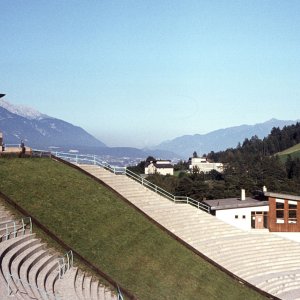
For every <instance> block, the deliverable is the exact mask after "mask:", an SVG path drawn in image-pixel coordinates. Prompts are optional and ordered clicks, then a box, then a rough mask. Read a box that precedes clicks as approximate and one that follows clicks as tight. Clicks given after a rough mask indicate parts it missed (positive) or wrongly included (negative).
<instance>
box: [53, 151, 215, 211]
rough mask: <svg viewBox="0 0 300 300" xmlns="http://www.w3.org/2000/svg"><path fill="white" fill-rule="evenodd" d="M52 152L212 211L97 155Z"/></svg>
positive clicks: (202, 204) (167, 196) (175, 199)
mask: <svg viewBox="0 0 300 300" xmlns="http://www.w3.org/2000/svg"><path fill="white" fill-rule="evenodd" d="M52 154H53V155H54V156H55V157H58V158H61V159H63V160H66V161H68V162H71V163H76V164H82V163H85V164H92V165H98V166H100V167H103V168H104V169H106V170H108V171H110V172H112V173H114V174H116V175H126V176H128V177H130V178H131V179H134V180H135V181H137V182H138V183H140V184H141V185H143V186H145V187H146V188H149V189H150V190H152V191H154V192H156V193H157V194H159V195H161V196H163V197H165V198H167V199H169V200H171V201H173V202H174V203H187V204H189V205H192V206H194V207H196V208H197V209H201V210H203V211H205V212H207V213H210V206H208V205H207V204H205V203H202V202H200V201H198V200H195V199H192V198H190V197H187V196H175V195H173V194H171V193H170V192H168V191H166V190H164V189H162V188H161V187H159V186H157V185H155V184H154V183H152V182H150V181H149V180H147V179H145V178H143V177H142V176H140V175H138V174H136V173H134V172H132V171H130V170H128V169H127V168H126V167H116V166H111V165H110V164H108V163H107V162H105V161H102V160H101V159H100V158H99V157H98V156H97V155H91V154H77V153H76V154H73V153H64V152H52Z"/></svg>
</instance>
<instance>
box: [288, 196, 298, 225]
mask: <svg viewBox="0 0 300 300" xmlns="http://www.w3.org/2000/svg"><path fill="white" fill-rule="evenodd" d="M288 205H289V218H288V223H289V224H297V201H288Z"/></svg>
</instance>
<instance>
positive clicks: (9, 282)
mask: <svg viewBox="0 0 300 300" xmlns="http://www.w3.org/2000/svg"><path fill="white" fill-rule="evenodd" d="M12 282H14V283H16V282H20V283H21V284H22V285H23V287H24V285H26V286H28V287H30V288H31V290H36V291H37V292H38V293H40V294H42V295H43V298H44V296H45V297H46V298H47V299H50V300H61V298H60V297H59V296H56V295H55V294H54V293H49V292H47V291H46V290H44V289H41V288H39V287H37V286H36V285H33V284H30V283H28V282H26V281H24V280H21V279H20V278H19V277H15V276H13V275H12V274H8V280H7V296H11V295H13V293H14V291H13V289H12V286H13V284H12ZM14 285H15V284H14ZM17 291H18V289H17Z"/></svg>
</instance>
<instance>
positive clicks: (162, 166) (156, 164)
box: [145, 160, 173, 169]
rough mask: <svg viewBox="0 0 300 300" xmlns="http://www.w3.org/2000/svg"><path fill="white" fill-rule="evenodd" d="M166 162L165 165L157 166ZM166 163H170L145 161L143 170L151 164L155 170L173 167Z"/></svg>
mask: <svg viewBox="0 0 300 300" xmlns="http://www.w3.org/2000/svg"><path fill="white" fill-rule="evenodd" d="M162 161H163V162H166V163H165V164H161V163H160V164H158V163H157V162H162ZM167 162H171V161H170V160H155V161H147V162H146V164H145V168H148V166H149V165H150V164H152V163H153V165H154V166H155V167H156V168H157V169H164V168H173V165H172V164H171V163H167Z"/></svg>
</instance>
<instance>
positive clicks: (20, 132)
mask: <svg viewBox="0 0 300 300" xmlns="http://www.w3.org/2000/svg"><path fill="white" fill-rule="evenodd" d="M41 115H42V114H40V115H39V117H38V115H36V117H35V118H26V117H23V116H21V115H18V114H15V113H12V112H10V111H8V110H7V109H5V108H3V107H0V130H1V131H2V132H3V134H4V143H6V144H18V143H20V141H21V140H24V142H25V143H26V144H28V145H30V146H31V147H34V148H41V147H42V148H45V147H49V146H62V145H64V146H67V145H86V144H89V145H90V146H98V147H105V144H104V143H102V142H101V141H99V140H97V139H96V138H94V137H93V136H92V135H90V134H89V133H87V132H86V131H85V130H83V129H82V128H80V127H78V126H74V125H72V124H70V123H68V122H65V121H63V120H59V119H55V118H51V117H48V116H46V115H43V117H40V116H41Z"/></svg>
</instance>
